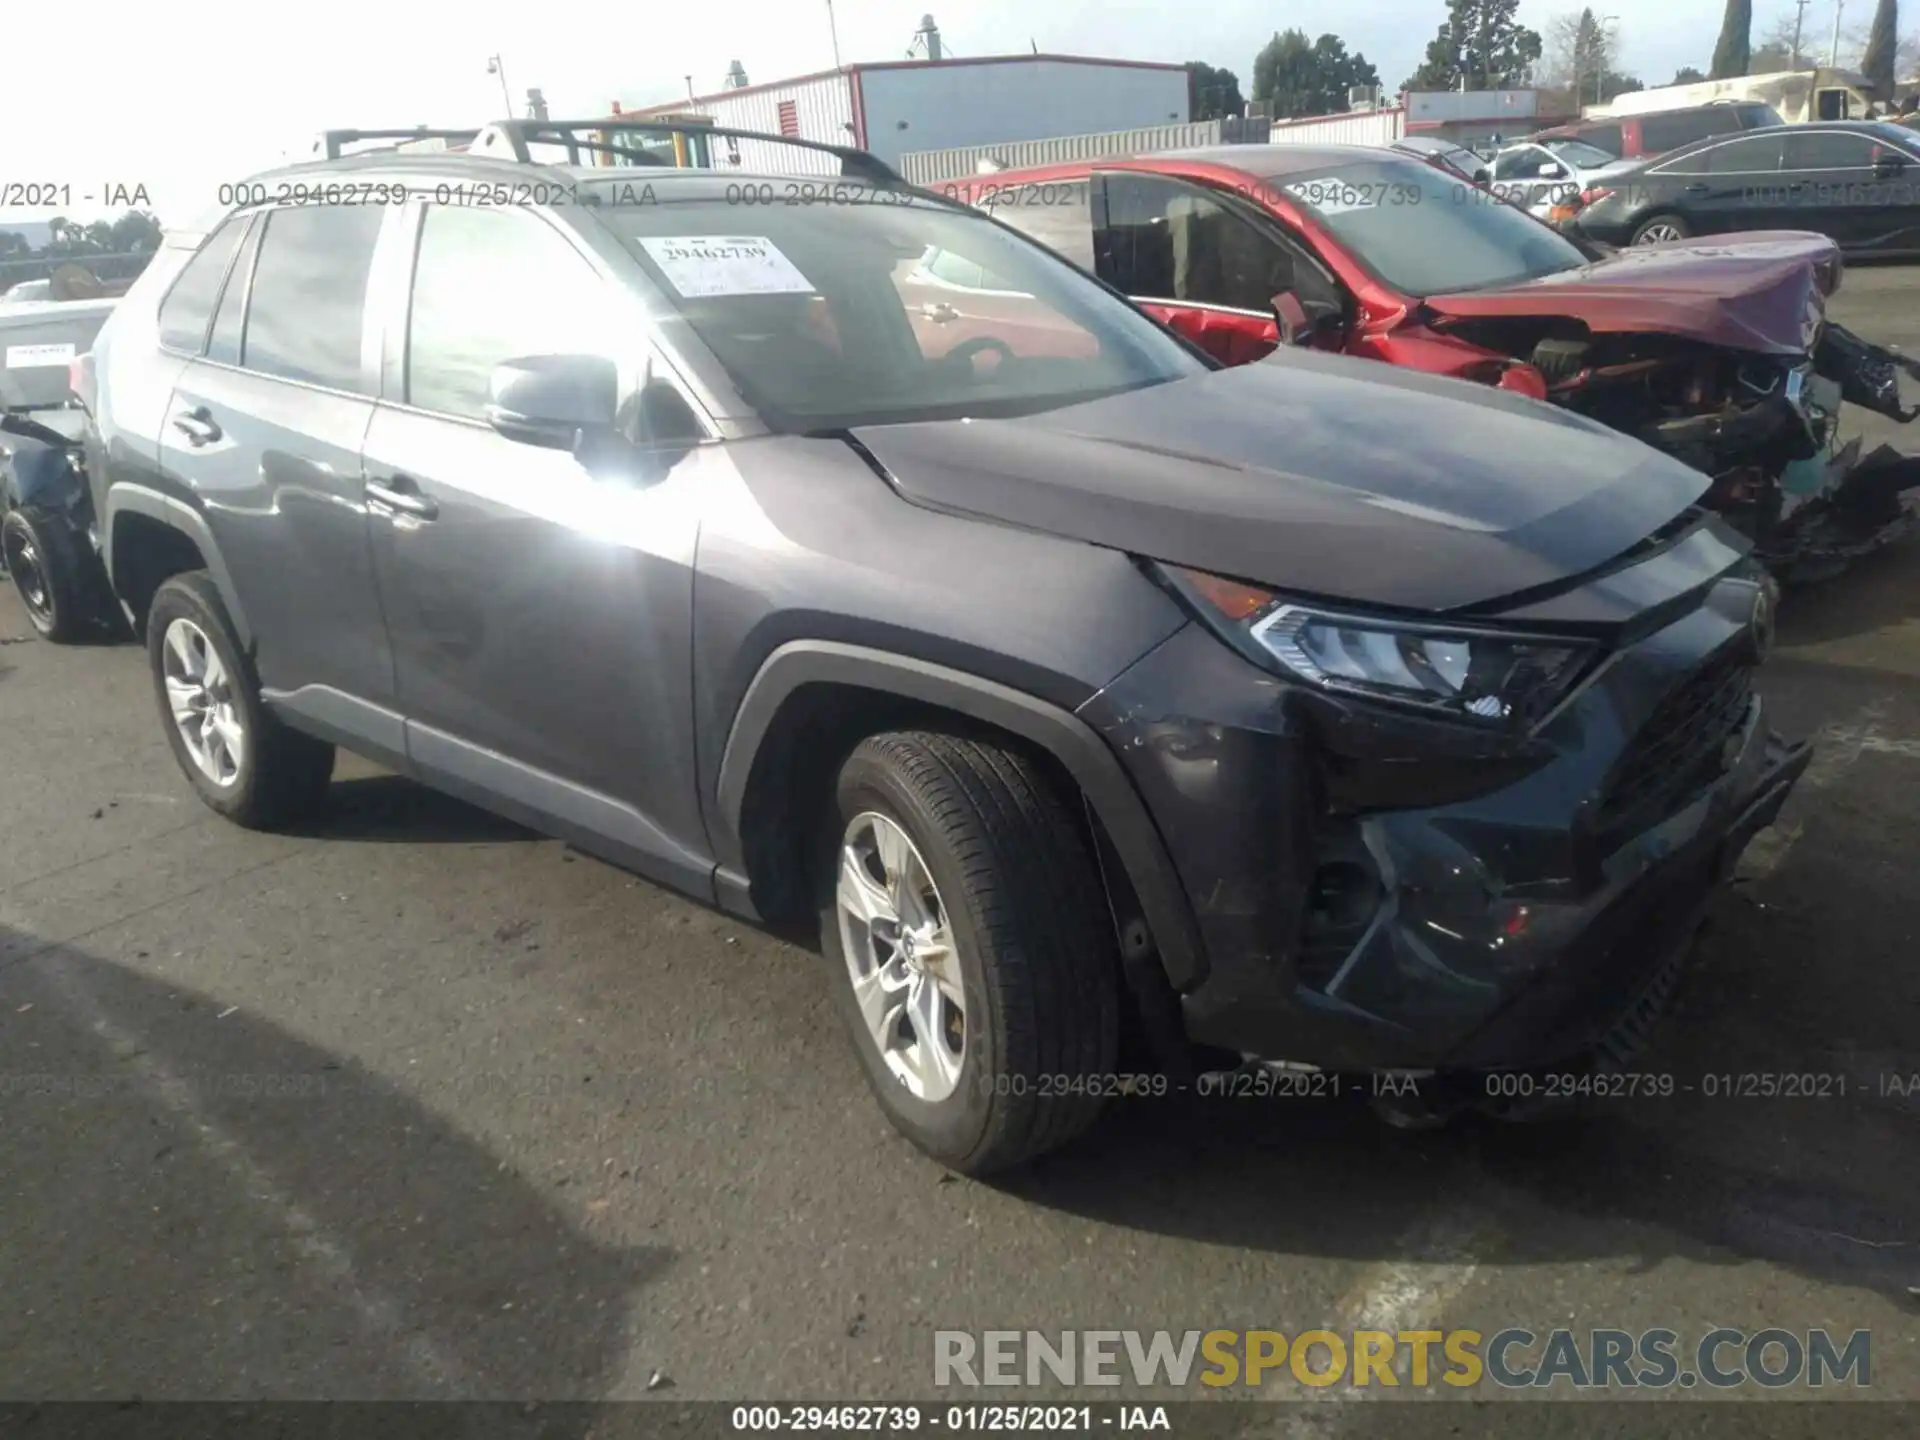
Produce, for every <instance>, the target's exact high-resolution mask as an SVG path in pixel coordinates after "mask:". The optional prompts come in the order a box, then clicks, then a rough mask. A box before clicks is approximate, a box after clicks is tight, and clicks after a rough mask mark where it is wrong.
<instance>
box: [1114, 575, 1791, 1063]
mask: <svg viewBox="0 0 1920 1440" xmlns="http://www.w3.org/2000/svg"><path fill="white" fill-rule="evenodd" d="M1738 638H1739V637H1738V636H1737V635H1735V634H1734V633H1733V632H1732V629H1731V627H1730V626H1729V625H1727V624H1726V622H1725V621H1724V620H1722V619H1721V618H1720V617H1718V616H1716V615H1715V614H1714V613H1713V612H1711V611H1710V610H1705V609H1703V610H1700V611H1696V612H1694V613H1693V614H1692V615H1691V616H1687V617H1683V618H1682V619H1681V620H1679V621H1676V622H1675V623H1674V624H1673V625H1672V626H1670V627H1669V628H1668V629H1667V630H1666V631H1662V632H1661V633H1660V635H1658V636H1656V637H1650V638H1649V639H1648V640H1647V641H1643V642H1642V643H1641V645H1640V646H1637V647H1635V653H1634V654H1633V655H1632V656H1630V657H1628V660H1627V663H1623V664H1621V665H1618V666H1615V667H1614V668H1613V669H1612V670H1611V671H1609V672H1607V673H1605V674H1603V675H1602V676H1600V677H1597V678H1596V679H1595V680H1594V681H1593V682H1592V683H1590V684H1589V685H1588V686H1587V687H1586V689H1585V690H1584V691H1583V692H1582V693H1581V694H1580V695H1579V696H1578V697H1577V698H1576V700H1575V702H1574V703H1572V704H1570V705H1569V707H1568V710H1567V713H1566V714H1564V715H1563V716H1562V717H1561V718H1560V719H1558V720H1556V721H1555V722H1554V729H1555V732H1556V733H1555V735H1554V736H1553V738H1552V743H1551V745H1550V746H1548V747H1547V752H1548V753H1544V754H1539V755H1536V756H1535V757H1534V759H1533V760H1532V761H1531V762H1530V764H1529V767H1528V768H1525V769H1524V770H1523V771H1521V772H1516V774H1515V775H1513V776H1511V777H1510V776H1508V775H1507V774H1505V773H1501V774H1499V775H1498V776H1497V778H1495V779H1493V780H1492V781H1491V782H1490V783H1483V785H1482V786H1481V788H1480V790H1479V792H1478V793H1472V794H1469V795H1467V796H1466V798H1452V797H1449V796H1445V795H1442V796H1440V797H1439V799H1438V803H1435V800H1434V796H1433V792H1434V791H1435V782H1434V781H1433V779H1432V772H1436V771H1438V770H1441V769H1444V768H1446V767H1447V765H1448V764H1449V763H1451V762H1446V761H1441V760H1436V761H1435V762H1434V764H1433V765H1431V766H1428V765H1426V764H1424V763H1421V762H1420V761H1419V760H1418V757H1411V756H1410V757H1407V759H1405V760H1403V761H1402V762H1401V768H1400V771H1399V772H1398V773H1400V774H1403V775H1405V776H1406V779H1405V781H1404V784H1405V785H1406V786H1407V787H1408V792H1409V793H1410V794H1414V795H1419V796H1421V800H1420V801H1419V803H1410V804H1409V805H1408V806H1407V807H1406V808H1386V807H1383V806H1380V805H1377V804H1376V805H1369V806H1367V807H1362V808H1358V809H1356V810H1355V811H1354V812H1353V813H1351V814H1348V815H1345V816H1341V815H1339V814H1338V813H1337V811H1338V809H1339V807H1338V806H1330V805H1329V804H1328V803H1327V779H1326V776H1327V773H1328V764H1327V755H1326V750H1325V746H1324V743H1323V741H1322V738H1321V737H1320V736H1318V735H1316V733H1315V727H1314V726H1313V725H1311V724H1309V723H1306V722H1305V720H1304V719H1303V711H1302V707H1301V706H1299V705H1298V704H1295V703H1290V702H1289V695H1290V694H1291V695H1292V696H1293V697H1294V698H1295V699H1297V692H1296V691H1294V688H1293V687H1291V686H1289V685H1287V684H1286V683H1285V682H1282V681H1280V680H1278V679H1276V678H1274V677H1272V676H1269V675H1267V674H1266V673H1265V672H1263V671H1261V670H1258V669H1257V668H1256V667H1254V666H1252V665H1250V664H1249V663H1248V662H1246V661H1245V660H1243V659H1242V658H1240V657H1239V656H1238V655H1236V654H1234V653H1233V652H1232V651H1230V650H1229V649H1228V648H1227V647H1226V646H1224V645H1223V644H1221V642H1220V641H1219V640H1217V639H1216V638H1215V637H1213V636H1212V635H1211V634H1209V633H1208V632H1206V631H1205V630H1204V629H1202V628H1201V627H1199V626H1193V627H1190V628H1189V629H1188V630H1186V631H1183V632H1181V634H1179V635H1177V636H1175V637H1174V638H1173V639H1171V640H1169V641H1167V642H1166V643H1165V644H1164V645H1163V646H1162V647H1160V649H1159V650H1158V651H1156V652H1155V653H1154V654H1152V655H1150V656H1148V657H1146V658H1145V659H1143V660H1142V661H1141V662H1140V663H1139V664H1138V665H1136V666H1135V667H1134V669H1133V670H1131V671H1129V672H1128V674H1127V675H1125V676H1122V677H1121V678H1120V680H1119V681H1116V682H1115V684H1114V685H1112V686H1109V687H1108V689H1107V690H1106V691H1103V692H1102V694H1101V695H1100V696H1099V697H1096V700H1095V701H1094V702H1090V704H1089V706H1088V707H1087V708H1086V709H1085V710H1083V712H1082V713H1083V714H1084V715H1087V716H1088V717H1089V718H1090V719H1092V720H1093V721H1094V723H1095V724H1096V727H1097V728H1100V729H1101V730H1102V731H1103V732H1104V733H1105V734H1106V736H1107V738H1108V740H1109V742H1110V743H1111V744H1112V745H1113V746H1114V749H1115V750H1116V752H1117V753H1118V754H1119V755H1120V756H1121V757H1122V759H1123V761H1124V762H1125V763H1126V764H1127V765H1128V767H1129V769H1130V771H1131V773H1132V775H1133V777H1134V780H1135V783H1136V784H1137V785H1138V786H1139V787H1140V789H1141V792H1142V794H1143V796H1144V798H1145V799H1146V801H1147V803H1148V805H1149V807H1150V809H1152V811H1153V813H1154V816H1155V819H1156V821H1157V823H1158V824H1159V826H1160V828H1161V831H1162V834H1163V835H1164V837H1165V838H1166V840H1167V843H1168V848H1169V850H1170V852H1171V854H1172V856H1173V860H1174V864H1175V866H1176V868H1177V869H1179V871H1180V872H1181V880H1182V883H1183V886H1184V888H1185V891H1186V894H1187V896H1188V899H1189V902H1190V903H1191V904H1192V906H1193V909H1194V914H1195V919H1196V922H1197V924H1198V928H1199V930H1200V932H1201V935H1202V938H1203V941H1204V944H1205V949H1206V956H1207V970H1206V973H1205V975H1204V976H1203V977H1201V978H1200V979H1199V980H1198V981H1197V982H1196V983H1194V984H1192V985H1190V986H1188V987H1187V988H1186V989H1185V990H1184V992H1183V993H1181V995H1180V996H1179V1003H1180V1011H1181V1016H1182V1020H1183V1023H1184V1028H1185V1032H1186V1035H1187V1038H1188V1039H1189V1040H1190V1041H1191V1042H1193V1043H1195V1044H1197V1045H1200V1046H1204V1047H1208V1048H1209V1049H1212V1050H1216V1051H1226V1052H1230V1053H1231V1055H1233V1056H1237V1057H1241V1058H1244V1059H1249V1060H1251V1059H1261V1060H1273V1061H1287V1062H1291V1063H1296V1064H1308V1065H1314V1066H1319V1067H1321V1068H1323V1069H1327V1070H1335V1071H1344V1072H1348V1073H1355V1072H1365V1071H1380V1070H1416V1071H1472V1072H1479V1071H1484V1070H1490V1069H1539V1068H1544V1067H1549V1066H1556V1065H1561V1064H1565V1063H1568V1062H1570V1061H1573V1060H1575V1059H1576V1058H1580V1057H1586V1056H1590V1055H1591V1054H1592V1053H1593V1052H1594V1049H1595V1047H1596V1046H1604V1045H1607V1044H1612V1045H1613V1046H1614V1048H1615V1049H1617V1048H1618V1045H1619V1034H1618V1031H1619V1029H1620V1026H1621V1024H1622V1023H1623V1021H1631V1020H1632V1017H1633V1016H1634V1015H1635V1014H1636V1013H1643V1012H1645V1011H1646V1010H1647V1009H1648V997H1649V994H1650V993H1651V991H1650V987H1651V989H1652V990H1663V985H1662V984H1656V983H1655V982H1656V981H1660V980H1661V977H1662V976H1663V975H1666V976H1667V978H1668V979H1669V980H1670V978H1671V975H1670V971H1671V969H1672V968H1673V965H1674V964H1677V963H1678V962H1677V961H1673V962H1672V963H1669V962H1670V960H1671V957H1674V956H1675V955H1684V953H1685V950H1686V948H1687V941H1688V939H1689V937H1690V936H1691V934H1692V931H1693V929H1694V928H1695V926H1696V925H1697V923H1698V920H1699V917H1700V915H1701V912H1702V911H1703V909H1704V907H1705V905H1706V903H1707V901H1708V900H1709V899H1710V898H1711V896H1712V894H1713V893H1714V891H1715V890H1716V889H1717V888H1718V886H1719V885H1720V884H1721V883H1722V882H1723V881H1724V880H1725V879H1726V878H1727V877H1728V875H1729V874H1730V873H1731V871H1732V868H1733V866H1734V865H1735V864H1736V863H1737V861H1738V859H1739V857H1740V855H1741V853H1742V852H1743V851H1744V850H1745V848H1746V846H1747V845H1748V843H1749V842H1750V841H1751V840H1752V838H1753V836H1754V835H1755V834H1757V833H1758V832H1759V831H1760V830H1762V829H1764V828H1765V827H1766V826H1768V825H1770V824H1771V823H1773V820H1774V818H1775V817H1776V816H1777V815H1778V814H1779V811H1780V807H1781V806H1782V804H1783V803H1784V802H1785V800H1786V798H1787V796H1788V794H1789V793H1790V792H1791V790H1792V788H1793V786H1794V783H1795V782H1796V781H1797V780H1798V779H1799V777H1800V775H1801V773H1802V772H1803V771H1804V770H1805V769H1806V766H1807V764H1808V761H1809V760H1810V758H1811V753H1812V752H1811V747H1810V746H1808V745H1805V744H1788V743H1787V742H1785V741H1783V740H1781V739H1780V738H1779V737H1778V736H1776V735H1774V734H1772V733H1771V732H1770V731H1769V729H1768V728H1767V726H1766V723H1765V720H1764V718H1763V717H1764V710H1763V706H1762V703H1761V701H1760V699H1759V698H1758V697H1753V696H1748V697H1747V698H1746V699H1745V701H1744V708H1743V709H1742V710H1741V712H1740V713H1739V716H1738V719H1737V722H1736V723H1734V725H1733V728H1732V729H1731V731H1730V732H1729V734H1728V737H1727V739H1726V740H1725V742H1724V751H1723V754H1724V760H1723V761H1722V763H1721V764H1720V765H1719V767H1718V770H1719V773H1717V775H1715V776H1714V777H1713V778H1712V779H1711V780H1710V781H1707V782H1705V783H1700V784H1697V785H1694V786H1692V787H1691V788H1690V791H1689V793H1686V794H1685V795H1684V796H1682V797H1679V798H1677V799H1676V801H1675V802H1674V803H1673V804H1671V805H1670V806H1668V807H1666V809H1665V813H1663V814H1657V815H1656V816H1655V817H1654V818H1653V819H1652V821H1650V822H1636V825H1635V829H1634V833H1632V834H1631V835H1629V836H1627V837H1625V838H1622V837H1621V836H1620V835H1619V833H1618V832H1617V828H1616V830H1615V831H1613V832H1602V831H1601V830H1600V829H1599V827H1598V826H1597V824H1596V823H1595V820H1594V809H1595V803H1596V801H1595V797H1596V795H1597V794H1598V793H1599V792H1600V790H1601V789H1602V788H1603V784H1604V781H1605V778H1606V776H1607V775H1608V773H1609V772H1610V771H1611V770H1612V768H1613V766H1614V764H1615V762H1616V761H1617V760H1618V759H1619V758H1620V757H1621V755H1622V753H1623V752H1624V751H1625V750H1626V749H1627V748H1628V746H1629V744H1630V742H1631V741H1632V740H1633V739H1634V738H1635V732H1636V731H1637V729H1638V728H1639V725H1640V723H1641V722H1643V721H1644V720H1645V719H1646V717H1647V715H1648V714H1649V713H1650V712H1651V711H1652V710H1653V709H1654V707H1655V706H1656V705H1657V704H1658V702H1659V700H1660V699H1661V697H1662V695H1663V693H1665V692H1667V691H1670V690H1671V689H1672V688H1674V686H1675V685H1676V683H1677V681H1678V680H1679V679H1681V678H1684V677H1686V676H1688V675H1690V674H1693V673H1696V672H1698V671H1699V670H1700V669H1701V668H1702V667H1703V665H1704V664H1705V663H1706V660H1707V657H1710V656H1712V655H1714V654H1715V653H1716V652H1718V651H1719V650H1720V649H1721V647H1723V646H1727V645H1732V644H1736V643H1738ZM1743 693H1744V692H1743ZM1201 697H1204V701H1202V700H1201ZM1196 703H1204V704H1205V706H1206V708H1207V717H1206V718H1205V719H1204V720H1202V719H1199V718H1197V717H1194V716H1191V715H1189V714H1187V713H1186V710H1187V707H1189V706H1192V705H1195V704H1196ZM1454 768H1455V769H1456V771H1457V770H1458V769H1459V768H1460V767H1458V766H1455V767H1454ZM1466 768H1468V769H1471V767H1470V766H1469V767H1466ZM1489 773H1493V772H1492V771H1491V770H1490V771H1489ZM1396 783H1402V782H1396ZM1443 788H1444V787H1443ZM1330 866H1331V867H1333V869H1332V870H1331V871H1330V869H1329V867H1330ZM1336 872H1337V873H1340V874H1351V875H1356V876H1361V875H1364V876H1369V877H1370V883H1371V886H1372V891H1371V904H1370V905H1367V904H1361V905H1359V906H1357V907H1354V908H1356V912H1357V913H1356V914H1355V915H1353V916H1352V917H1350V918H1351V920H1352V923H1351V924H1350V925H1349V926H1348V928H1346V929H1345V930H1339V929H1337V928H1336V930H1335V932H1334V933H1333V935H1332V937H1331V940H1328V939H1326V937H1324V936H1323V937H1320V938H1319V939H1316V936H1315V921H1314V917H1315V914H1316V912H1317V911H1319V910H1321V909H1323V908H1324V895H1325V888H1324V877H1325V876H1326V875H1328V874H1329V873H1336ZM1357 888H1358V887H1356V889H1357ZM1670 988H1671V986H1670V984H1668V985H1664V989H1670Z"/></svg>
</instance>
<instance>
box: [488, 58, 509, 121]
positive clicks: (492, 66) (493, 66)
mask: <svg viewBox="0 0 1920 1440" xmlns="http://www.w3.org/2000/svg"><path fill="white" fill-rule="evenodd" d="M487 74H489V75H498V76H499V77H500V98H501V99H502V100H504V101H505V102H506V105H507V109H506V113H505V114H503V115H502V116H501V117H500V118H501V119H503V120H511V119H513V92H512V91H510V90H509V89H507V67H506V66H505V65H503V64H502V63H501V62H500V57H499V56H498V55H489V56H488V57H487Z"/></svg>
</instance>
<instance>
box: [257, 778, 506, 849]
mask: <svg viewBox="0 0 1920 1440" xmlns="http://www.w3.org/2000/svg"><path fill="white" fill-rule="evenodd" d="M286 833H287V834H289V835H298V836H301V837H302V838H305V839H310V840H373V841H387V842H391V843H393V844H396V845H484V844H505V843H507V842H509V841H514V840H526V841H533V840H538V839H540V838H541V837H540V836H538V835H536V834H535V833H534V832H533V831H531V830H529V829H527V828H526V827H525V826H523V825H517V824H515V823H514V822H513V821H511V820H507V819H504V818H502V817H501V816H498V815H495V814H493V813H492V812H490V811H487V810H482V809H481V808H480V807H479V806H477V805H469V804H467V803H466V801H464V800H457V799H455V798H454V797H453V796H451V795H448V794H446V793H445V792H443V791H440V790H434V789H432V788H430V787H428V786H426V785H421V784H418V783H416V782H414V781H412V780H408V779H406V778H405V777H403V776H400V775H391V774H384V773H383V774H378V775H361V776H355V777H352V778H348V779H342V778H340V777H338V776H336V777H335V779H334V782H333V785H332V788H331V789H330V790H329V791H328V794H327V805H326V809H325V810H324V811H323V812H322V813H321V814H319V815H318V816H316V817H315V818H313V819H312V820H309V821H307V822H305V823H304V824H301V825H299V826H295V827H290V828H289V829H288V830H287V831H286Z"/></svg>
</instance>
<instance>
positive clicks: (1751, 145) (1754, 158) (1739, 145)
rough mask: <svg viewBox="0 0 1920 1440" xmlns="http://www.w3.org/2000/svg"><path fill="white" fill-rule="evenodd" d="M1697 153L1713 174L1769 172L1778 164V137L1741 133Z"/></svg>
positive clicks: (1776, 167) (1768, 173) (1774, 169)
mask: <svg viewBox="0 0 1920 1440" xmlns="http://www.w3.org/2000/svg"><path fill="white" fill-rule="evenodd" d="M1701 154H1702V155H1703V156H1705V157H1706V158H1707V161H1708V166H1709V169H1710V170H1711V172H1712V173H1713V174H1715V175H1771V174H1773V173H1774V172H1775V171H1777V170H1778V169H1779V168H1780V137H1779V136H1778V135H1767V134H1761V135H1745V136H1742V137H1741V138H1740V139H1738V140H1729V141H1727V142H1726V143H1725V144H1723V145H1715V146H1712V147H1711V148H1709V149H1707V150H1703V151H1702V152H1701Z"/></svg>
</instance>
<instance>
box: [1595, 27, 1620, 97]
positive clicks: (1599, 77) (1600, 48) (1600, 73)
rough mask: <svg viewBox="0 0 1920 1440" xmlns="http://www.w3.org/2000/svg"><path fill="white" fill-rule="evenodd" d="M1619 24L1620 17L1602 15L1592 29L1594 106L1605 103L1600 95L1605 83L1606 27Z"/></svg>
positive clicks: (1606, 56)
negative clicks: (1595, 42)
mask: <svg viewBox="0 0 1920 1440" xmlns="http://www.w3.org/2000/svg"><path fill="white" fill-rule="evenodd" d="M1619 23H1620V17H1619V16H1618V15H1602V16H1601V17H1600V19H1599V20H1598V22H1596V23H1595V25H1594V27H1593V37H1594V39H1595V40H1596V41H1597V42H1598V43H1597V44H1596V45H1595V46H1594V47H1593V48H1594V55H1595V59H1594V62H1593V103H1594V104H1596V105H1604V104H1606V103H1607V97H1606V96H1605V95H1604V94H1602V93H1601V91H1602V88H1603V87H1604V86H1605V85H1606V83H1607V60H1608V55H1607V26H1609V25H1618V24H1619Z"/></svg>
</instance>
